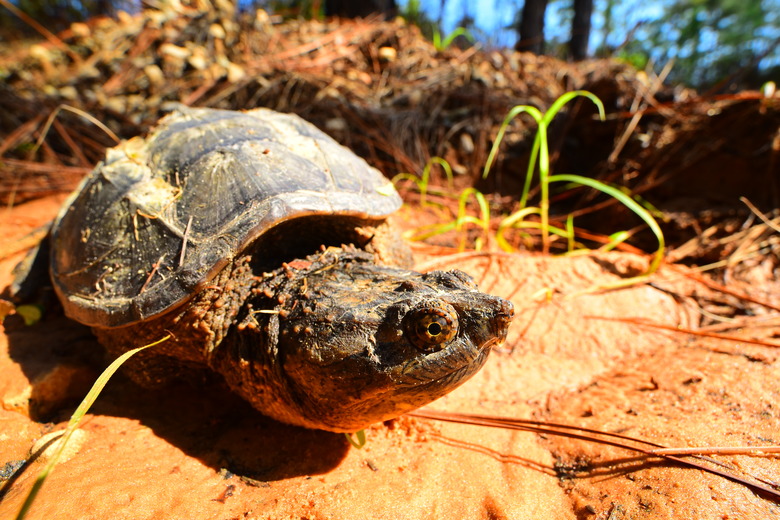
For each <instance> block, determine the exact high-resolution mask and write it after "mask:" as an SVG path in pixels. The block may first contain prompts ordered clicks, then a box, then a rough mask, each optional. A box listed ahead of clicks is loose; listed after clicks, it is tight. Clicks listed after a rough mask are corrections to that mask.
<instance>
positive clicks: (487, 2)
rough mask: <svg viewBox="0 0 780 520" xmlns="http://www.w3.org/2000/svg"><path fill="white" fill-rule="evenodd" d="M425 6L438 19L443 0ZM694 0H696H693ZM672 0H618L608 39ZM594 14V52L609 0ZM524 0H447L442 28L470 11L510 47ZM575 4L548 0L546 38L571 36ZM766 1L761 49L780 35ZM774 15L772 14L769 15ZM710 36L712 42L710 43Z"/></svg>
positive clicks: (712, 48) (599, 0) (777, 0)
mask: <svg viewBox="0 0 780 520" xmlns="http://www.w3.org/2000/svg"><path fill="white" fill-rule="evenodd" d="M396 1H397V2H398V3H399V6H406V5H407V3H408V0H396ZM419 1H420V5H421V7H422V10H423V11H424V12H425V13H426V14H428V16H429V17H430V18H431V19H432V20H434V21H435V20H438V19H439V15H440V6H441V3H442V0H419ZM691 1H693V0H691ZM668 2H669V0H616V1H615V4H616V5H615V6H614V7H613V10H614V12H613V20H614V22H613V25H614V26H615V27H614V28H613V32H612V34H611V35H609V37H608V40H607V43H608V44H609V45H610V46H612V47H616V46H618V45H620V44H622V43H623V41H624V39H625V38H626V36H627V34H628V32H629V31H630V30H631V29H632V28H633V27H634V26H635V25H636V24H638V23H639V22H641V21H650V20H656V19H658V18H659V17H660V16H661V15H662V14H663V11H664V6H665V5H666V4H667V3H668ZM594 4H595V5H594V14H593V19H592V23H593V25H592V29H591V35H590V45H589V50H590V52H591V53H593V51H594V50H596V49H597V48H598V47H599V46H600V45H601V44H602V43H603V40H604V34H603V26H604V20H603V15H602V13H603V9H604V6H605V5H606V0H594ZM522 5H523V0H509V1H506V0H445V2H444V6H445V9H444V15H443V16H442V31H443V34H444V35H445V36H446V35H447V34H449V33H450V32H451V31H452V30H453V29H454V28H455V27H457V25H458V22H459V21H460V20H461V18H462V16H463V14H464V13H465V14H468V15H470V16H472V17H473V18H474V19H475V22H476V26H477V31H476V34H474V36H475V37H476V38H477V39H478V40H479V41H481V42H483V44H487V45H488V46H498V47H509V46H512V45H514V43H515V41H516V38H517V35H516V33H515V31H513V30H511V29H507V27H509V26H511V25H512V22H513V20H514V19H515V16H516V14H517V13H518V12H519V11H520V10H521V8H522ZM571 5H572V0H549V4H548V7H547V11H546V19H545V36H546V38H547V40H548V41H549V40H553V39H554V40H558V41H562V42H565V41H567V40H568V38H569V30H570V27H569V25H570V21H569V20H567V19H565V18H564V16H563V13H565V12H567V10H568V9H570V7H571ZM763 5H764V6H765V9H767V10H768V11H769V12H770V13H774V25H772V24H770V23H767V25H766V26H764V27H763V28H762V31H761V33H762V35H763V36H764V37H765V39H764V40H763V41H762V42H760V43H757V44H756V49H757V51H758V52H759V53H760V52H762V51H763V50H764V49H765V48H766V46H767V44H766V42H767V41H768V40H770V41H771V40H772V39H774V38H777V37H778V36H780V0H764V1H763ZM770 16H771V15H770ZM703 36H704V40H703V44H705V48H707V52H711V53H712V54H713V55H715V54H717V52H718V48H717V46H716V45H715V38H714V37H712V38H708V34H706V33H705V34H704V35H703ZM709 36H712V35H709ZM708 40H709V45H707V43H708ZM778 63H780V52H778V51H777V50H774V52H772V53H770V55H769V56H768V57H767V58H765V59H764V60H763V61H762V62H761V66H762V67H768V66H771V65H776V64H778Z"/></svg>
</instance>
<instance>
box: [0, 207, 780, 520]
mask: <svg viewBox="0 0 780 520" xmlns="http://www.w3.org/2000/svg"><path fill="white" fill-rule="evenodd" d="M59 202H60V201H59V200H55V199H42V200H39V201H36V202H34V203H30V204H25V205H22V206H19V207H16V208H13V209H12V210H9V211H8V212H7V213H6V215H5V218H4V219H3V221H2V224H0V236H2V240H3V248H4V249H3V251H4V252H5V253H6V254H4V255H3V257H4V259H3V260H2V263H1V264H0V285H3V286H5V285H7V284H8V282H9V280H10V276H11V275H10V270H11V268H12V267H13V265H14V264H15V263H16V262H17V261H18V260H19V258H20V256H21V254H22V253H21V251H20V252H17V253H15V254H10V253H12V252H13V251H15V248H17V249H18V247H16V245H18V244H20V243H21V237H24V236H25V235H26V234H27V233H28V232H30V231H31V230H32V229H34V228H36V227H37V226H38V225H40V224H42V223H44V222H45V221H46V220H48V219H49V218H51V217H52V216H53V214H54V213H55V212H56V209H57V207H58V206H59ZM420 260H421V262H422V263H424V264H426V265H429V266H430V265H432V264H434V263H435V264H438V266H437V267H440V268H459V269H462V270H464V271H466V272H469V273H471V274H472V275H474V276H475V278H476V279H477V281H478V282H479V283H480V286H481V288H482V289H483V290H485V291H487V292H492V293H495V294H498V295H501V296H504V297H508V298H510V299H511V300H512V301H513V302H514V304H515V308H516V311H517V317H516V320H515V323H514V324H513V326H512V329H511V331H510V335H509V338H508V340H507V343H506V345H505V346H504V347H503V348H502V349H501V350H500V351H497V352H495V353H494V354H493V355H492V356H491V358H490V360H489V361H488V363H487V365H486V367H485V368H484V369H483V370H482V371H481V372H480V373H479V374H477V375H476V376H475V377H474V378H473V379H472V380H471V381H469V382H468V383H466V384H465V385H464V386H463V387H461V388H459V389H458V390H456V391H454V392H452V393H451V394H449V395H447V396H446V397H444V398H443V399H441V400H439V401H437V402H436V403H434V404H433V405H432V408H434V409H437V410H447V411H452V412H474V413H482V414H492V415H502V416H511V417H518V418H535V419H543V420H550V421H554V422H558V423H566V424H574V425H580V426H586V427H591V428H597V429H601V430H605V431H610V432H620V433H624V434H629V435H634V436H640V437H643V438H645V439H648V440H651V441H654V442H658V443H661V444H665V445H673V446H689V445H692V446H696V445H727V446H738V445H751V444H752V445H758V444H760V445H767V444H778V442H779V441H780V438H779V437H780V433H778V432H780V410H778V405H777V403H778V400H779V398H780V395H778V394H780V386H778V384H777V379H778V378H777V375H778V373H777V350H776V349H772V348H770V347H766V346H758V345H749V344H742V343H735V342H726V341H723V340H717V339H701V338H693V337H691V336H688V335H684V334H680V333H677V332H670V331H666V330H662V329H657V328H651V327H640V326H639V325H637V324H636V323H631V322H625V321H624V322H621V321H615V320H612V319H604V318H643V319H647V320H650V321H652V322H654V323H658V324H664V325H669V326H672V327H676V326H679V327H683V328H693V327H695V326H696V324H697V322H698V317H699V314H698V313H697V311H696V306H695V304H694V300H693V299H692V298H691V295H693V294H694V293H697V292H698V293H701V291H703V290H704V289H703V288H702V287H701V286H697V285H696V284H695V283H694V282H692V281H691V280H690V279H688V278H686V277H684V276H683V275H681V274H680V273H679V271H677V270H673V269H664V270H662V272H661V273H660V274H658V275H657V276H656V277H655V278H654V280H653V284H652V285H648V284H645V285H638V286H633V287H630V288H626V289H622V290H614V291H606V292H605V291H592V289H593V288H594V287H599V286H602V285H604V284H609V283H614V282H617V281H620V280H622V279H623V278H625V277H627V276H631V275H634V274H638V273H639V272H641V270H642V269H643V268H644V267H645V266H646V260H645V259H643V258H641V257H637V256H631V255H626V254H618V253H610V254H605V253H600V254H592V255H587V256H578V257H569V258H562V257H542V256H531V255H478V254H472V255H462V256H453V257H451V258H435V259H431V258H427V259H425V258H420ZM3 332H4V333H3V334H2V336H0V402H1V403H2V409H0V441H1V442H0V475H2V477H0V478H2V479H3V483H2V486H3V487H2V491H0V492H2V493H3V496H2V501H0V518H12V517H13V516H14V515H15V514H16V512H17V511H18V510H19V507H20V506H21V504H22V501H23V500H24V497H25V495H26V493H27V492H28V490H29V489H30V487H31V486H32V484H33V482H34V480H35V478H36V476H37V474H38V472H39V471H40V469H41V468H42V464H43V462H44V458H45V457H43V456H41V457H38V458H37V459H35V460H31V459H30V449H31V447H32V446H33V445H34V444H35V442H36V441H37V440H39V439H40V438H41V437H42V436H43V435H44V434H46V433H47V432H51V431H56V430H60V429H62V428H64V426H65V423H66V421H67V418H68V415H69V414H70V413H71V412H72V410H73V408H74V403H75V402H77V400H78V398H79V396H80V395H83V393H84V391H85V388H86V387H88V386H89V383H90V381H91V380H92V378H93V377H94V375H95V373H96V371H97V370H98V369H99V368H100V364H101V362H102V358H101V354H100V352H101V351H100V349H99V348H98V346H97V345H96V344H95V343H94V340H93V339H92V338H91V336H90V334H89V331H88V330H87V329H85V328H84V327H80V326H75V325H74V324H72V323H70V322H68V321H67V320H66V319H64V318H63V317H61V316H52V317H50V318H48V319H46V320H45V321H43V322H41V323H39V324H37V325H35V326H32V327H24V326H22V325H21V324H20V323H19V320H15V319H14V318H13V317H11V318H10V319H9V320H7V321H6V327H5V329H4V331H3ZM778 332H780V330H779V329H778V323H777V320H775V321H774V322H771V321H766V322H765V323H764V325H763V326H762V328H760V329H744V330H743V332H742V333H743V334H744V335H745V336H744V337H769V338H771V337H773V336H776V335H777V334H778ZM31 416H32V417H33V418H34V419H33V418H31ZM81 429H82V430H83V432H85V434H83V435H82V436H81V438H80V442H79V446H77V448H78V449H77V450H74V452H73V453H71V454H70V457H69V458H68V460H66V461H65V462H63V463H61V464H60V465H59V466H58V467H57V468H56V470H55V471H54V473H53V474H52V475H51V476H50V477H49V479H48V481H47V482H46V484H45V486H44V487H43V489H42V492H41V494H40V495H39V498H38V500H37V502H36V503H35V504H34V506H33V508H32V509H31V511H30V514H29V516H28V518H32V519H39V518H40V519H44V518H46V519H49V518H59V519H70V518H80V519H91V518H95V519H98V518H100V519H103V518H112V519H131V518H132V519H145V518H150V519H151V518H154V519H174V518H177V519H178V518H188V519H212V518H213V519H227V518H251V519H266V518H267V519H282V518H307V519H325V518H334V519H342V518H343V519H349V518H376V519H382V518H392V519H422V518H431V519H438V518H462V519H472V518H512V519H524V518H528V519H535V520H545V519H561V518H563V519H565V518H571V519H575V518H576V519H591V518H593V519H606V518H610V519H628V518H641V519H660V518H744V519H766V518H774V517H778V516H779V515H780V505H779V504H778V502H776V501H773V500H771V499H769V498H767V497H764V496H761V495H758V494H756V493H754V492H753V491H751V490H749V489H748V488H746V487H744V486H743V485H741V484H738V483H735V482H732V481H729V480H726V479H724V478H721V477H717V476H714V475H710V474H705V473H703V472H701V471H699V470H693V469H687V468H682V467H676V466H673V465H671V464H669V463H660V462H658V461H657V460H653V461H651V462H647V461H644V460H642V459H636V458H632V457H633V456H634V454H632V453H630V452H626V451H623V450H620V449H617V448H609V447H605V446H602V445H595V444H586V443H584V442H582V441H577V440H572V439H561V438H556V437H551V436H538V435H535V434H530V433H525V432H512V431H508V430H496V429H488V428H484V427H476V426H466V425H455V424H448V423H434V422H428V421H425V420H422V419H415V418H410V417H402V418H400V419H397V420H395V421H391V422H388V423H385V424H378V425H375V426H373V427H372V428H370V429H369V430H367V432H366V434H367V438H368V443H367V445H366V446H365V447H364V448H363V449H360V450H358V449H355V448H352V447H350V446H349V444H348V443H347V441H346V439H345V438H344V437H343V436H341V435H337V434H332V433H327V432H320V431H311V430H305V429H301V428H295V427H291V426H286V425H282V424H279V423H276V422H273V421H271V420H269V419H266V418H264V417H262V416H261V415H259V414H257V413H256V412H254V411H253V410H251V409H250V408H249V407H248V406H247V405H246V404H244V403H243V402H242V401H241V400H240V399H239V398H237V397H235V396H233V395H232V394H231V393H230V392H228V391H227V390H226V389H225V388H222V387H221V386H218V385H210V386H208V387H203V386H197V385H192V386H178V387H174V388H170V389H167V390H165V391H159V390H158V391H150V390H144V389H140V388H138V387H136V386H134V385H133V384H132V383H131V382H130V381H129V380H127V379H125V378H123V377H121V376H119V377H117V378H115V379H114V380H112V381H111V382H110V383H109V385H108V387H107V388H106V391H105V393H104V394H103V395H102V396H101V397H100V399H99V400H98V402H97V404H96V405H95V407H94V408H93V410H92V412H91V413H90V414H89V415H88V416H87V417H86V419H85V421H84V423H83V425H82V428H81ZM25 460H27V461H28V462H27V463H26V465H24V466H22V469H21V470H19V471H16V472H15V473H13V469H14V468H16V467H18V466H20V464H21V461H25ZM719 460H721V461H723V462H724V463H726V464H728V465H730V466H731V467H734V468H737V469H739V470H741V471H743V472H746V473H748V474H750V475H754V476H758V477H760V478H765V479H768V480H770V481H771V482H774V483H776V482H777V475H778V472H779V470H780V462H779V461H778V459H777V458H772V457H769V456H767V457H747V456H741V455H740V456H733V455H732V456H722V457H719Z"/></svg>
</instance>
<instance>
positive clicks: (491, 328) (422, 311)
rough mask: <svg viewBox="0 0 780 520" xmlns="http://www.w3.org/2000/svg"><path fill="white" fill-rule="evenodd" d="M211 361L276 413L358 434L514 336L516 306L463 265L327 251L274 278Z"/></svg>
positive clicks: (470, 369) (417, 402) (440, 391)
mask: <svg viewBox="0 0 780 520" xmlns="http://www.w3.org/2000/svg"><path fill="white" fill-rule="evenodd" d="M241 312H242V314H241V315H239V317H238V325H237V326H236V328H235V330H234V331H233V332H232V333H230V334H228V335H227V337H226V338H225V340H224V341H223V342H222V344H221V345H220V346H219V347H218V348H217V349H215V350H214V351H213V352H212V353H211V359H210V360H209V363H210V364H211V366H212V367H213V368H215V369H216V370H217V371H219V372H221V373H222V374H223V375H224V376H225V380H226V381H227V382H228V384H229V385H230V386H231V387H232V388H233V390H234V391H236V392H237V393H239V394H240V395H242V396H243V397H244V398H245V399H247V400H248V401H249V402H250V403H251V404H252V405H253V406H254V407H255V408H257V409H258V410H260V411H261V412H263V413H264V414H266V415H269V416H271V417H273V418H275V419H277V420H280V421H283V422H286V423H290V424H296V425H300V426H305V427H308V428H317V429H323V430H330V431H337V432H350V431H357V430H360V429H362V428H364V427H366V426H368V425H370V424H373V423H375V422H379V421H383V420H387V419H390V418H393V417H397V416H399V415H401V414H403V413H405V412H407V411H410V410H412V409H415V408H418V407H420V406H423V405H425V404H427V403H429V402H431V401H433V400H434V399H437V398H439V397H441V396H442V395H444V394H446V393H448V392H450V391H451V390H453V389H454V388H456V387H457V386H459V385H460V384H462V383H463V382H465V381H466V380H467V379H468V378H469V377H471V376H472V375H473V374H474V373H475V372H476V371H477V370H479V368H481V367H482V365H483V364H484V363H485V361H486V359H487V356H488V354H489V353H490V350H491V349H492V347H494V346H495V345H497V344H498V343H500V342H502V341H503V340H504V339H505V338H506V332H507V328H508V326H509V323H510V321H511V319H512V315H513V308H512V304H511V303H509V302H508V301H506V300H503V299H501V298H498V297H496V296H490V295H487V294H484V293H481V292H479V291H478V289H477V287H476V285H475V284H474V282H473V281H472V280H471V278H469V277H468V275H466V274H465V273H462V272H460V271H451V272H442V271H435V272H432V273H428V274H420V273H416V272H414V271H409V270H405V269H396V268H389V267H381V266H377V265H375V264H374V263H373V261H372V257H371V255H367V254H365V253H362V252H356V251H354V252H344V251H342V250H338V249H337V250H332V251H326V252H325V253H323V254H321V255H319V256H312V257H309V258H307V259H306V260H299V261H294V262H291V264H290V265H287V266H286V267H285V268H283V269H280V270H279V271H276V272H275V273H273V274H272V275H269V276H266V277H265V279H263V280H262V281H261V282H259V283H258V285H257V287H256V288H255V289H254V290H253V291H252V294H251V295H250V297H249V301H248V303H247V305H244V306H243V308H242V311H241Z"/></svg>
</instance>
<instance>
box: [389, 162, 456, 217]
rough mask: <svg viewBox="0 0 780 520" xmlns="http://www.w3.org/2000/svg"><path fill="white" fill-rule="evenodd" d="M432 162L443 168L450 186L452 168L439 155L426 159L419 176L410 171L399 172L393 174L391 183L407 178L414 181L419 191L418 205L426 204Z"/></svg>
mask: <svg viewBox="0 0 780 520" xmlns="http://www.w3.org/2000/svg"><path fill="white" fill-rule="evenodd" d="M434 164H438V165H439V166H441V167H442V169H443V170H444V174H445V175H446V176H447V183H448V184H449V186H450V187H452V182H453V180H452V168H451V167H450V163H448V162H447V161H446V160H444V159H442V158H441V157H431V158H430V159H429V160H428V163H427V164H426V165H425V168H423V173H422V176H421V177H418V176H417V175H414V174H411V173H399V174H398V175H396V176H394V177H393V179H392V183H393V184H396V183H398V182H399V181H403V180H407V181H411V182H413V183H415V184H416V185H417V189H418V190H419V191H420V205H421V206H427V205H428V183H429V182H430V180H431V168H432V167H433V165H434Z"/></svg>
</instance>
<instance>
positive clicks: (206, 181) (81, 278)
mask: <svg viewBox="0 0 780 520" xmlns="http://www.w3.org/2000/svg"><path fill="white" fill-rule="evenodd" d="M400 204H401V199H400V197H399V196H398V194H397V193H396V192H395V190H394V189H393V186H392V184H391V183H390V182H389V181H388V180H387V179H386V178H385V177H384V176H383V175H382V174H381V173H380V172H379V171H378V170H376V169H374V168H372V167H370V166H369V165H368V164H367V163H366V162H365V161H364V160H363V159H361V158H359V157H357V156H356V155H355V154H354V153H352V152H351V151H349V150H348V149H346V148H344V147H343V146H341V145H339V144H338V143H337V142H336V141H334V140H333V139H332V138H330V137H329V136H328V135H326V134H325V133H323V132H322V131H320V130H319V129H317V128H316V127H315V126H314V125H312V124H310V123H308V122H306V121H304V120H303V119H301V118H299V117H298V116H295V115H291V114H281V113H278V112H274V111H272V110H268V109H262V108H258V109H254V110H249V111H246V112H234V111H227V110H214V109H190V108H180V109H178V110H177V111H175V112H173V113H171V114H169V115H167V116H166V117H164V118H163V119H162V120H161V121H160V123H159V125H158V126H157V127H156V128H155V130H154V131H153V132H152V133H151V135H149V136H148V137H147V138H146V139H141V138H134V139H131V140H129V141H126V142H124V143H123V144H121V145H119V146H117V147H116V148H113V149H111V150H109V151H108V153H107V155H106V159H105V160H104V161H103V162H101V163H100V164H98V166H97V167H96V168H95V170H94V171H93V172H92V173H91V174H90V175H89V176H87V177H86V178H85V179H84V180H83V181H82V183H81V185H80V187H79V189H78V190H76V192H74V194H73V195H71V197H70V199H69V200H68V202H67V203H66V204H65V206H64V207H63V209H62V210H61V211H60V214H59V216H58V217H57V219H56V221H55V222H54V225H53V228H52V235H51V239H52V248H51V251H52V253H51V266H50V268H51V277H52V281H53V284H54V287H55V290H56V291H57V293H58V294H59V297H60V300H61V301H62V302H63V305H64V307H65V312H66V314H67V315H68V316H69V317H71V318H73V319H76V320H78V321H80V322H82V323H85V324H87V325H91V326H96V327H103V328H107V327H118V326H125V325H129V324H132V323H134V322H137V321H141V320H145V319H147V318H151V317H153V316H157V315H159V314H162V313H164V312H166V311H168V310H170V309H172V308H174V307H176V306H178V305H180V304H181V303H183V302H185V301H187V300H188V299H189V298H190V297H192V296H193V295H195V294H196V293H197V292H198V291H200V289H202V288H203V287H204V286H206V285H208V284H209V281H210V280H211V279H212V278H213V277H214V276H215V275H216V274H217V273H218V272H219V271H220V270H221V269H222V268H223V267H224V266H225V265H226V264H227V263H228V262H230V261H231V260H232V259H233V258H234V257H235V256H236V255H238V254H240V253H241V252H242V251H243V250H244V249H245V248H246V247H247V246H248V245H249V244H251V243H252V242H253V241H255V240H256V239H257V238H258V237H260V236H261V235H263V234H264V233H265V232H267V231H268V230H269V229H271V228H273V227H274V226H276V225H278V224H280V223H282V222H285V221H289V220H292V219H299V218H322V216H323V215H346V216H354V217H356V218H365V219H371V220H381V219H383V218H385V217H386V216H387V215H389V214H390V213H392V212H394V211H395V210H397V209H398V208H399V207H400ZM298 229H300V227H299V228H298ZM304 229H305V228H304ZM263 254H264V255H273V254H274V251H273V250H272V248H271V249H270V250H267V251H266V250H264V252H263ZM277 254H278V253H277ZM284 260H289V259H286V258H279V259H278V262H279V264H281V262H282V261H284Z"/></svg>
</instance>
